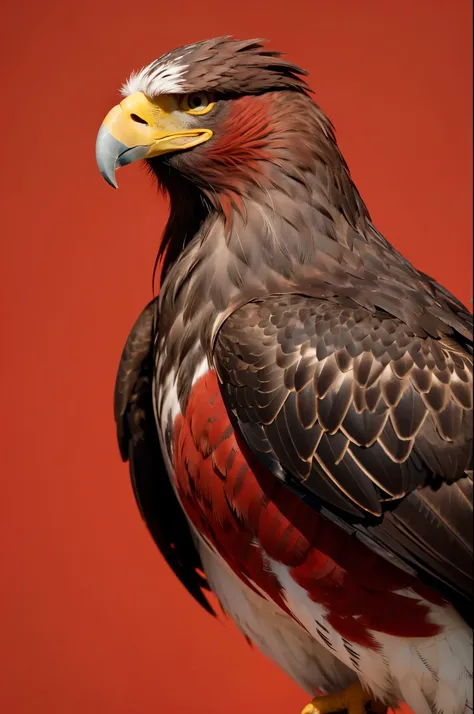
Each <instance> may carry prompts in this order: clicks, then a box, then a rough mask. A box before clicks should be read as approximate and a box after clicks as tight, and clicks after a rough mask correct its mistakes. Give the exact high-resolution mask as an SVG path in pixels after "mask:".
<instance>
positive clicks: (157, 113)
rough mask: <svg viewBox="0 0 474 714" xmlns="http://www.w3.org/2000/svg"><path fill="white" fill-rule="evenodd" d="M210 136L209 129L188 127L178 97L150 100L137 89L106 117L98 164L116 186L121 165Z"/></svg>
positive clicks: (177, 149)
mask: <svg viewBox="0 0 474 714" xmlns="http://www.w3.org/2000/svg"><path fill="white" fill-rule="evenodd" d="M211 136H212V131H211V130H210V129H200V128H199V129H186V128H185V126H184V124H183V122H182V114H181V113H180V112H179V109H178V100H177V99H176V98H175V97H173V96H171V95H163V96H160V97H157V98H156V99H153V100H151V99H149V98H148V97H146V96H145V95H144V94H143V93H142V92H136V93H135V94H131V95H130V96H128V97H126V98H125V99H124V100H123V101H122V102H120V104H118V105H117V106H115V107H114V108H113V109H111V111H110V112H109V113H108V114H107V116H106V117H105V119H104V121H103V123H102V126H101V127H100V129H99V133H98V135H97V141H96V161H97V166H98V167H99V171H100V173H101V174H102V176H103V177H104V179H105V180H106V181H107V183H109V184H110V185H111V186H113V187H114V188H117V182H116V180H115V171H116V169H118V168H119V167H120V166H126V164H131V163H132V161H138V160H139V159H149V158H152V157H153V156H161V155H163V154H168V153H170V152H172V151H182V150H183V149H189V148H191V147H192V146H197V145H198V144H202V143H203V142H204V141H207V140H208V139H210V138H211Z"/></svg>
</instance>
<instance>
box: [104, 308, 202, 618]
mask: <svg viewBox="0 0 474 714" xmlns="http://www.w3.org/2000/svg"><path fill="white" fill-rule="evenodd" d="M156 315H157V299H155V300H153V301H152V302H151V303H149V304H148V306H147V307H146V308H145V309H144V310H143V312H142V313H141V315H140V316H139V318H138V320H137V321H136V323H135V325H134V326H133V328H132V330H131V332H130V335H129V337H128V339H127V342H126V344H125V347H124V350H123V353H122V358H121V360H120V365H119V369H118V374H117V378H116V382H115V396H114V413H115V422H116V425H117V438H118V442H119V446H120V453H121V455H122V459H123V460H124V461H128V462H129V465H130V477H131V481H132V486H133V491H134V494H135V498H136V501H137V505H138V507H139V509H140V513H141V515H142V517H143V520H144V521H145V523H146V525H147V527H148V530H149V531H150V533H151V536H152V538H153V540H154V541H155V543H156V545H157V546H158V548H159V550H160V552H161V554H162V555H163V557H164V558H165V560H166V562H167V563H168V565H169V566H170V568H171V569H172V570H173V572H174V573H175V575H177V577H178V578H179V579H180V580H181V582H182V583H183V585H184V587H185V588H186V589H187V590H188V592H189V593H190V594H191V595H192V596H193V597H194V598H195V600H196V601H197V602H198V603H199V604H200V605H202V607H203V608H204V609H205V610H206V611H207V612H209V613H210V614H212V615H213V614H214V610H213V609H212V607H211V606H210V604H209V602H208V601H207V599H206V597H205V595H204V591H205V590H209V586H208V584H207V581H206V579H205V577H204V576H203V575H202V572H203V571H202V565H201V560H200V558H199V554H198V552H197V550H196V547H195V545H194V542H193V539H192V536H191V532H190V530H189V526H188V524H187V521H186V518H185V516H184V513H183V511H182V510H181V507H180V506H179V504H178V501H177V500H176V496H175V494H174V491H173V488H172V486H171V482H170V480H169V478H168V475H167V473H166V467H165V464H164V461H163V456H162V453H161V449H160V445H159V442H158V434H157V431H156V424H155V417H154V413H153V404H152V388H151V383H152V379H153V369H154V361H153V339H154V325H155V323H156Z"/></svg>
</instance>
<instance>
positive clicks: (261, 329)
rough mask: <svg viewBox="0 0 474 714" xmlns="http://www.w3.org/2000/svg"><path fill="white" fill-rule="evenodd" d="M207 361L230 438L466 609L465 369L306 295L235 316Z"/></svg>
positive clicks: (358, 313)
mask: <svg viewBox="0 0 474 714" xmlns="http://www.w3.org/2000/svg"><path fill="white" fill-rule="evenodd" d="M214 362H215V366H216V371H217V373H218V376H219V379H220V382H221V391H222V395H223V398H224V401H225V404H226V406H227V409H228V411H229V414H230V415H231V418H232V420H233V422H234V425H235V427H236V428H237V429H238V430H239V431H240V433H241V434H242V436H243V437H244V439H245V441H246V442H247V444H248V446H249V447H250V448H251V449H252V451H253V452H254V453H255V454H256V455H257V456H258V457H259V458H260V460H261V461H262V462H263V463H264V464H265V465H266V466H267V467H268V468H269V469H270V470H271V471H272V472H273V473H274V474H275V475H276V476H277V477H278V478H280V479H283V480H284V481H286V482H287V484H288V485H289V486H290V487H291V488H295V489H296V490H297V491H298V492H299V493H300V495H301V496H302V497H303V498H305V499H306V500H309V501H310V502H311V503H312V504H313V505H314V507H315V508H317V509H319V510H321V512H322V513H324V515H326V516H327V517H329V518H331V519H333V520H336V521H337V522H338V523H339V525H341V526H342V527H344V528H346V529H348V530H349V531H351V532H353V533H355V534H357V536H358V537H359V538H361V539H362V540H363V541H364V542H366V544H368V545H369V546H370V547H372V548H373V549H375V550H377V551H379V552H382V553H383V555H384V556H385V557H387V558H389V559H392V560H394V561H395V562H397V563H398V564H399V565H400V566H401V567H409V568H413V569H415V570H416V571H417V572H419V573H422V574H423V576H424V577H425V579H426V580H427V581H428V582H429V583H430V584H432V585H433V584H434V586H435V587H436V588H437V589H438V590H439V591H440V592H441V593H442V594H444V595H445V596H447V597H448V598H449V599H451V601H452V602H454V603H455V604H456V605H457V607H458V608H459V609H460V610H462V611H464V607H465V605H467V604H468V600H469V597H470V593H471V591H472V473H471V472H468V469H470V467H471V456H472V358H471V356H470V354H469V353H468V351H467V350H466V349H465V347H464V345H463V344H460V343H458V342H456V341H455V340H454V339H453V338H452V337H449V338H448V337H445V336H442V335H440V337H439V339H434V338H432V337H428V336H420V335H417V334H415V333H414V332H413V331H411V330H410V329H409V328H408V327H407V326H406V325H405V324H404V323H403V322H402V321H401V320H399V319H396V318H392V317H391V316H390V315H388V314H387V313H385V312H382V311H379V312H369V311H368V310H366V309H364V308H358V307H357V306H353V307H351V306H341V305H338V304H336V303H334V302H330V301H324V300H318V299H316V298H312V297H307V296H305V295H280V296H270V297H268V298H266V299H263V300H259V301H255V302H250V303H248V304H246V305H244V306H243V307H241V308H240V309H238V310H237V311H236V312H234V313H233V314H232V315H231V316H230V317H229V318H228V319H227V320H226V322H225V323H224V324H223V326H222V327H221V329H220V331H219V332H218V334H217V338H216V341H215V349H214Z"/></svg>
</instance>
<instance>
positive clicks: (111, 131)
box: [96, 37, 473, 714]
mask: <svg viewBox="0 0 474 714" xmlns="http://www.w3.org/2000/svg"><path fill="white" fill-rule="evenodd" d="M266 47H267V45H266V44H265V43H264V42H262V41H261V40H246V41H240V40H236V39H233V38H231V37H223V38H216V39H211V40H206V41H203V42H198V43H195V44H191V45H188V46H184V47H180V48H178V49H175V50H173V51H171V52H169V53H168V54H165V55H164V56H162V57H160V59H157V60H156V61H154V62H152V63H151V64H149V65H148V66H146V67H144V68H143V69H141V70H140V71H138V72H134V73H133V74H132V75H131V76H130V78H129V79H128V81H127V82H126V83H125V85H124V86H123V88H122V95H123V99H122V101H121V102H120V103H119V104H118V105H117V106H115V107H114V108H112V109H111V111H110V112H109V113H108V114H107V116H106V117H105V119H104V121H103V123H102V126H101V128H100V130H99V133H98V136H97V144H96V158H97V164H98V168H99V170H100V172H101V174H102V176H103V177H104V178H105V180H106V181H107V182H108V183H109V184H111V185H112V186H115V187H116V186H117V184H116V179H115V171H116V169H117V168H118V167H122V166H125V165H126V164H129V163H131V162H133V161H138V160H144V162H145V163H146V164H147V166H148V168H149V171H150V173H151V175H152V176H153V177H154V179H155V180H156V182H157V184H158V186H159V187H160V189H162V190H163V191H164V192H166V194H167V195H168V197H169V206H170V208H169V218H168V221H167V224H166V228H165V230H164V234H163V237H162V240H161V242H160V245H159V249H158V256H157V265H160V267H161V271H160V289H159V293H158V295H157V297H155V298H154V299H153V300H152V301H151V302H150V303H149V304H148V305H147V306H146V307H145V309H144V310H143V312H142V313H141V314H140V316H139V317H138V319H137V321H136V323H135V325H134V326H133V328H132V330H131V332H130V335H129V337H128V339H127V342H126V344H125V347H124V350H123V354H122V357H121V360H120V365H119V369H118V374H117V379H116V386H115V420H116V425H117V435H118V443H119V447H120V452H121V455H122V458H123V459H124V461H128V463H129V467H130V473H131V480H132V484H133V489H134V493H135V497H136V501H137V503H138V506H139V509H140V511H141V514H142V516H143V518H144V520H145V522H146V524H147V526H148V529H149V531H150V532H151V534H152V536H153V538H154V540H155V542H156V544H157V546H158V548H159V549H160V551H161V553H162V554H163V556H164V558H165V559H166V561H167V563H168V564H169V566H170V567H171V568H172V569H173V571H174V573H175V574H176V575H177V577H178V578H179V579H180V580H181V581H182V583H183V584H184V586H185V587H186V588H187V589H188V591H189V592H190V594H191V595H192V596H194V598H195V599H196V600H197V601H198V602H199V603H200V604H201V605H202V606H203V607H204V608H205V609H206V610H208V611H210V612H212V607H211V605H210V603H209V602H208V600H207V598H206V591H208V590H211V591H212V592H213V593H214V594H215V595H216V597H217V599H218V601H219V602H220V603H221V605H222V607H223V609H224V611H225V612H226V613H227V614H228V615H229V616H230V617H231V618H232V619H233V620H234V621H235V622H236V624H237V626H238V628H239V629H240V631H241V632H242V633H243V635H244V636H245V637H246V638H247V639H248V640H250V641H251V642H253V643H254V644H255V646H256V647H258V648H259V649H260V650H261V651H262V652H264V653H265V654H266V655H268V656H269V657H271V658H272V659H273V660H274V661H275V662H276V663H277V664H278V665H280V667H281V668H282V669H283V670H285V671H286V672H287V673H288V674H289V675H290V676H291V677H292V678H293V679H294V680H295V681H296V682H297V683H299V684H300V685H301V686H302V687H303V688H304V689H305V690H306V691H307V692H308V695H309V696H311V697H312V701H311V703H309V704H308V705H307V706H306V707H305V708H304V710H303V712H304V714H315V713H317V714H328V713H329V712H336V711H341V710H346V711H347V712H348V714H362V712H363V711H364V710H365V707H372V710H375V711H384V710H386V708H387V707H396V706H397V705H398V704H399V703H400V702H405V703H406V704H407V705H408V706H409V707H410V708H411V709H412V710H413V712H415V714H430V713H435V712H436V714H464V713H465V712H468V711H471V710H472V665H473V652H472V616H471V597H472V470H471V469H472V401H473V399H472V360H473V358H472V354H473V342H472V340H473V334H472V317H471V314H470V312H469V311H468V310H467V309H466V307H465V306H464V305H463V304H461V303H460V302H459V300H457V299H456V298H455V297H454V296H453V295H452V294H451V293H450V292H448V290H446V289H445V288H444V287H443V286H441V285H440V284H439V283H437V282H436V280H434V279H433V278H431V277H429V276H428V275H426V274H425V273H423V272H421V271H420V270H418V269H417V268H415V267H414V266H413V265H412V264H411V263H410V262H409V261H408V260H407V259H406V258H404V257H403V256H402V255H401V254H400V253H399V252H397V250H396V249H395V248H394V247H393V246H392V245H391V244H390V243H389V242H388V241H387V240H386V239H385V238H384V236H383V235H382V234H381V233H380V232H379V231H378V230H377V228H376V227H375V225H374V224H373V222H372V220H371V217H370V214H369V211H368V209H367V207H366V205H365V203H364V201H363V200H362V198H361V195H360V194H359V192H358V190H357V188H356V186H355V185H354V183H353V181H352V179H351V175H350V172H349V168H348V166H347V164H346V162H345V160H344V158H343V156H342V154H341V152H340V150H339V148H338V145H337V142H336V138H335V132H334V128H333V126H332V124H331V122H330V121H329V119H328V118H327V117H326V115H325V114H324V113H323V111H322V110H321V109H320V107H319V106H318V105H317V103H315V101H314V99H313V93H312V90H311V89H310V87H309V85H308V83H307V80H306V75H307V74H308V73H307V72H305V71H304V70H302V69H301V68H299V67H297V66H295V65H294V64H292V63H290V62H289V61H287V60H286V59H284V57H283V56H282V54H281V53H279V52H274V51H271V50H268V49H266ZM155 268H156V266H155Z"/></svg>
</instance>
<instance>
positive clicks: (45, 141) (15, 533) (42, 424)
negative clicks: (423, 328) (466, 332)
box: [0, 0, 472, 714]
mask: <svg viewBox="0 0 474 714" xmlns="http://www.w3.org/2000/svg"><path fill="white" fill-rule="evenodd" d="M471 19H472V18H471V3H470V1H469V0H457V1H456V2H454V3H448V2H446V0H439V1H436V0H431V1H426V2H417V3H416V2H413V0H399V1H398V2H396V3H395V2H392V3H388V2H384V3H381V2H379V0H360V1H359V2H355V1H354V0H339V1H338V2H322V0H321V1H319V0H301V1H300V2H297V1H293V2H289V0H276V1H275V2H268V1H265V0H263V1H261V2H259V3H258V2H255V1H254V0H241V2H240V3H238V4H235V5H231V4H228V5H226V4H224V3H223V2H222V1H221V0H207V2H205V3H202V2H191V0H181V1H179V0H178V1H177V2H174V3H171V5H168V4H166V5H160V4H159V3H155V4H153V3H151V4H147V3H145V4H143V3H130V2H127V1H126V0H115V2H111V0H103V1H102V2H97V1H96V0H94V1H93V0H68V2H64V3H58V2H52V0H44V1H43V2H37V1H36V0H30V1H28V0H7V2H6V3H5V2H4V3H3V8H2V25H3V27H2V34H3V38H2V45H1V53H2V68H3V78H2V89H1V94H2V111H1V116H0V121H1V123H2V132H1V136H2V137H3V139H2V146H1V161H2V175H1V178H0V180H1V183H2V187H1V199H2V203H3V206H2V211H1V214H0V215H1V230H2V239H1V250H2V261H1V270H2V274H3V275H2V280H1V289H2V302H1V304H2V338H3V339H2V345H3V346H2V370H1V379H2V386H1V394H2V417H1V419H2V426H1V433H2V443H3V448H2V459H1V466H0V468H1V474H2V484H1V507H2V514H1V519H0V523H1V530H2V534H1V548H2V566H1V573H2V575H1V586H0V593H1V594H0V597H1V620H2V625H1V636H0V643H1V644H0V650H1V658H0V680H1V682H0V710H1V711H2V712H5V713H7V712H8V714H31V713H32V712H34V713H35V714H46V713H47V714H84V713H85V712H87V714H104V712H107V714H135V713H136V712H137V713H138V712H165V713H166V714H173V713H174V714H181V713H182V712H184V711H192V712H195V713H196V714H218V713H219V714H221V713H222V712H226V714H242V712H252V713H253V712H281V713H282V714H298V711H299V708H300V707H301V706H302V705H303V704H304V703H305V702H306V696H305V695H304V693H302V692H301V691H300V690H299V689H298V688H297V687H296V686H295V685H294V684H293V683H292V682H291V681H290V680H289V679H288V678H287V677H286V676H285V675H284V674H282V673H281V672H280V671H279V670H278V669H277V668H276V667H274V666H273V665H272V664H271V663H270V662H268V661H267V660H265V659H264V658H263V657H262V656H261V655H259V654H258V653H256V652H255V651H252V650H251V649H250V648H249V647H248V646H247V644H246V643H245V641H244V640H243V638H242V637H241V636H240V635H239V634H238V633H237V631H236V630H235V628H234V626H233V625H232V624H231V623H224V624H223V621H222V620H221V621H212V620H211V618H209V617H208V616H207V615H206V614H205V613H204V612H203V611H201V610H200V609H199V607H198V606H197V605H195V604H194V603H193V601H192V599H191V598H190V597H189V596H188V595H187V593H186V592H185V590H184V589H183V587H182V586H181V585H180V583H179V582H177V580H176V579H175V578H174V577H173V576H172V575H171V574H170V572H169V570H168V569H167V567H166V566H165V565H164V564H163V561H162V559H161V557H160V556H159V554H158V552H157V551H156V549H155V547H154V545H153V543H152V541H151V538H150V537H149V536H148V534H147V532H146V530H145V528H144V526H143V524H142V522H141V520H140V517H139V514H138V511H137V508H136V506H135V504H134V500H133V496H132V491H131V488H130V485H129V480H128V474H127V468H126V467H125V466H123V465H122V464H121V462H120V459H119V456H118V452H117V448H116V444H115V434H114V424H113V420H112V409H111V408H112V390H113V383H114V377H115V369H116V365H117V362H118V359H119V355H120V352H121V349H122V345H123V342H124V340H125V338H126V336H127V333H128V330H129V328H130V326H131V324H132V322H133V321H134V319H135V317H136V316H137V315H138V312H139V311H140V310H141V308H142V307H143V306H144V305H145V303H146V302H147V301H148V300H149V298H150V296H151V270H152V265H153V260H154V257H155V252H156V249H157V245H158V242H159V239H160V233H161V230H162V227H163V224H164V221H165V218H166V205H165V203H164V201H163V200H162V199H161V198H158V197H156V196H155V189H154V188H153V186H152V185H151V183H150V182H149V180H148V179H147V177H146V175H145V172H143V171H141V170H140V168H139V167H138V166H133V167H131V168H129V169H127V170H124V171H120V173H119V182H120V190H119V191H113V190H112V189H111V188H110V187H109V186H107V185H106V184H105V182H104V181H103V180H102V179H101V177H100V175H99V173H98V171H97V169H96V166H95V160H94V144H95V136H96V132H97V129H98V127H99V126H100V123H101V121H102V118H103V117H104V115H105V114H106V112H107V111H108V110H109V108H110V107H111V106H112V105H113V104H115V103H116V101H117V96H118V95H117V90H118V87H119V86H120V84H121V82H122V81H123V80H124V79H126V77H127V75H128V74H129V73H130V71H131V70H133V69H139V68H140V67H141V66H142V65H144V64H147V63H148V62H149V61H151V60H153V59H155V58H156V57H157V56H159V55H160V54H162V53H163V52H164V51H167V50H168V49H171V48H173V47H175V46H177V45H181V44H185V43H188V42H191V41H195V40H198V39H203V38H206V37H210V36H215V35H222V34H233V35H235V36H237V37H241V38H247V37H255V36H256V37H262V36H263V37H268V38H269V39H270V40H271V44H272V46H273V47H274V48H277V49H282V50H284V51H286V52H287V53H288V54H289V55H290V57H291V59H292V60H294V61H295V62H296V63H298V64H300V65H302V66H305V67H307V68H308V69H310V70H311V78H310V82H311V85H312V86H313V88H314V89H315V91H316V98H317V100H318V101H319V103H320V104H321V105H322V107H323V108H324V109H325V110H326V111H327V113H328V114H329V116H330V117H331V119H332V120H333V121H334V123H335V125H336V128H337V131H338V137H339V140H340V144H341V147H342V150H343V151H344V153H345V156H346V158H347V160H348V162H349V164H350V166H351V168H352V172H353V175H354V178H355V180H356V182H357V184H358V186H359V188H360V190H361V192H362V194H363V196H364V198H365V199H366V201H367V202H368V205H369V208H370V210H371V211H372V214H373V217H374V219H375V222H376V223H377V225H378V226H379V228H380V229H381V230H382V231H383V232H384V233H385V235H386V236H387V237H388V238H389V239H390V240H391V241H392V242H393V243H394V244H395V246H396V247H397V248H398V249H399V250H401V251H402V252H403V253H405V255H407V257H408V258H410V259H411V260H412V261H414V262H415V264H416V265H418V266H419V267H420V268H421V269H422V270H424V271H425V272H427V273H429V274H431V275H433V276H435V277H436V278H438V279H439V280H441V281H442V282H443V283H444V284H445V285H446V286H447V287H448V288H449V289H450V290H452V291H453V292H454V293H455V294H456V295H457V296H458V297H459V298H461V299H462V300H464V301H465V302H466V303H468V301H469V299H470V297H471V294H472V292H471V282H470V262H471V261H470V257H471V243H470V240H471V217H472V213H471V188H472V174H471V123H472V113H471V80H472V78H471V61H470V59H471V57H470V55H471Z"/></svg>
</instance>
